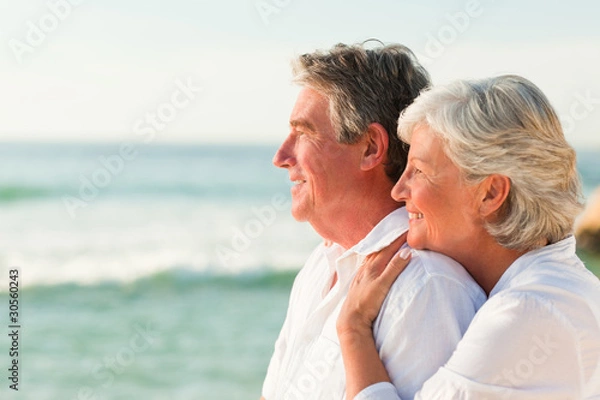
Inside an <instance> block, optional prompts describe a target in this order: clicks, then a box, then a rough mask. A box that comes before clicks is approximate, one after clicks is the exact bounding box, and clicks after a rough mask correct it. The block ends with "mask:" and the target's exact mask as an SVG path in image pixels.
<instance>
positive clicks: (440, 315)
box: [263, 208, 486, 400]
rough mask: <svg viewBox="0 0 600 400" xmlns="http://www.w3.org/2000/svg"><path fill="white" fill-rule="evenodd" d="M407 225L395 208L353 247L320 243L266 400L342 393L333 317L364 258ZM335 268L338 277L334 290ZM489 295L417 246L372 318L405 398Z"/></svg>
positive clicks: (298, 284)
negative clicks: (374, 317)
mask: <svg viewBox="0 0 600 400" xmlns="http://www.w3.org/2000/svg"><path fill="white" fill-rule="evenodd" d="M407 229H408V215H407V213H406V211H405V210H404V209H403V208H402V209H398V210H395V211H394V212H392V213H391V214H389V215H388V216H387V217H386V218H384V219H383V220H381V222H380V223H379V224H378V225H377V226H376V227H375V228H373V230H372V231H371V232H370V233H369V234H368V235H367V236H366V237H365V238H364V239H363V240H362V241H360V242H359V243H358V244H356V245H355V246H354V247H352V248H351V249H349V250H344V249H343V248H342V247H341V246H339V245H336V244H334V245H332V246H331V247H325V246H324V245H320V246H318V247H317V249H316V250H315V251H314V252H313V253H312V255H311V256H310V257H309V259H308V260H307V262H306V264H305V266H304V267H303V268H302V270H301V271H300V272H299V274H298V276H297V277H296V280H295V282H294V286H293V288H292V293H291V296H290V303H289V307H288V313H287V317H286V319H285V322H284V325H283V328H282V329H281V333H280V335H279V338H278V339H277V342H276V344H275V352H274V354H273V356H272V359H271V363H270V365H269V369H268V372H267V376H266V379H265V382H264V386H263V396H264V397H265V398H266V399H267V400H279V399H286V400H287V399H294V400H297V399H328V400H331V399H343V398H345V374H344V367H343V362H342V357H341V352H340V345H339V341H338V337H337V333H336V328H335V324H336V320H337V316H338V314H339V311H340V307H341V306H342V303H343V302H344V300H345V298H346V294H347V292H348V287H349V285H350V283H351V281H352V279H353V277H354V275H355V273H356V271H357V270H358V268H359V266H360V265H361V264H362V262H363V260H364V258H365V257H366V256H367V255H369V254H371V253H373V252H376V251H379V250H381V249H383V248H384V247H386V246H387V245H389V244H390V243H391V242H393V241H394V240H395V239H396V238H398V237H399V236H400V235H402V234H403V233H404V232H406V231H407ZM334 272H337V275H338V280H337V282H336V284H335V285H334V287H333V288H331V290H329V288H330V287H331V283H332V279H333V275H334ZM485 299H486V296H485V293H484V292H483V291H482V290H481V289H480V288H479V286H477V284H476V283H475V282H474V281H473V279H472V278H471V276H470V275H469V274H468V273H467V272H466V271H465V270H464V269H463V268H462V267H461V266H460V265H459V264H457V263H456V262H454V261H453V260H451V259H450V258H448V257H445V256H443V255H440V254H437V253H432V252H427V251H414V250H413V256H412V259H411V262H410V264H409V265H408V267H407V268H406V270H405V271H404V272H403V273H402V274H401V275H400V277H399V278H398V279H397V280H396V282H395V283H394V285H393V286H392V288H391V290H390V293H389V294H388V296H387V298H386V300H385V301H384V303H383V305H382V308H381V312H380V313H379V316H378V318H377V319H376V320H375V322H374V325H373V326H374V335H375V341H376V345H377V349H378V351H379V355H380V357H381V358H382V360H383V361H384V364H385V367H386V369H387V371H388V373H389V375H390V377H391V379H392V380H393V382H394V384H395V385H396V386H397V387H400V388H401V392H400V393H401V394H402V396H403V397H404V398H406V399H410V398H412V397H413V396H414V393H415V392H416V391H417V390H418V388H420V387H421V385H422V384H423V382H424V381H425V380H426V379H427V378H429V377H430V376H432V375H433V374H434V373H435V372H436V371H437V369H438V368H439V367H440V366H442V365H443V364H444V363H445V362H446V361H447V360H448V359H449V358H450V355H451V354H452V351H453V350H454V348H455V347H456V344H457V343H458V341H459V340H460V338H461V337H462V335H463V334H464V332H465V330H466V329H467V327H468V325H469V323H470V322H471V319H472V318H473V316H474V315H475V313H476V311H477V309H478V308H479V307H480V306H481V304H483V302H484V301H485Z"/></svg>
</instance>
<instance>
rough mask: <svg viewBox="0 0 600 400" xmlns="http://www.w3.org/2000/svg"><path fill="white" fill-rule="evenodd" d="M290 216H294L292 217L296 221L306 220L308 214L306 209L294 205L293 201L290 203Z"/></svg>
mask: <svg viewBox="0 0 600 400" xmlns="http://www.w3.org/2000/svg"><path fill="white" fill-rule="evenodd" d="M292 217H294V219H295V220H296V221H298V222H306V221H308V215H307V213H306V210H303V209H302V208H300V207H298V206H295V205H294V204H293V203H292Z"/></svg>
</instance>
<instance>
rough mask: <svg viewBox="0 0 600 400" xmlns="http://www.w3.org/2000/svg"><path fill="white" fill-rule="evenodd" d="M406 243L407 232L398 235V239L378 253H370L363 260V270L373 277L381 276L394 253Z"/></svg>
mask: <svg viewBox="0 0 600 400" xmlns="http://www.w3.org/2000/svg"><path fill="white" fill-rule="evenodd" d="M404 243H406V233H405V234H404V235H402V236H400V237H398V238H397V239H396V240H394V241H393V242H392V243H390V244H389V246H387V247H385V248H383V249H381V250H380V251H378V252H377V253H373V254H369V255H368V256H367V257H366V258H365V261H364V262H363V265H362V267H361V269H362V270H363V271H361V272H363V273H365V274H367V275H369V276H371V277H373V278H377V277H379V276H380V275H381V274H382V273H383V272H384V271H385V270H386V266H387V265H388V263H389V262H390V260H391V259H392V257H393V256H394V254H396V253H397V252H398V250H399V249H400V247H402V245H403V244H404Z"/></svg>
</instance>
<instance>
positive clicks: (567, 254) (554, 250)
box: [489, 236, 576, 298]
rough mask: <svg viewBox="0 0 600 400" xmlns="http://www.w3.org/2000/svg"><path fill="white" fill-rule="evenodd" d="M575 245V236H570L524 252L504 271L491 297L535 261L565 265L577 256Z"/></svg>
mask: <svg viewBox="0 0 600 400" xmlns="http://www.w3.org/2000/svg"><path fill="white" fill-rule="evenodd" d="M575 247H576V246H575V238H574V237H573V236H569V237H567V238H565V239H563V240H561V241H558V242H556V243H553V244H550V245H547V246H544V247H541V248H539V249H535V250H532V251H530V252H527V253H525V254H523V255H522V256H521V257H519V258H517V259H516V260H515V262H513V263H512V264H511V266H510V267H508V269H507V270H506V271H504V274H502V276H501V277H500V280H499V281H498V282H497V283H496V286H494V288H493V289H492V291H491V292H490V295H489V298H491V297H492V296H493V295H495V294H497V293H498V292H500V291H502V290H504V289H507V288H508V287H510V283H511V282H512V281H513V279H514V278H515V277H516V276H517V275H519V274H521V273H522V272H524V271H525V270H526V269H527V268H528V267H529V266H531V265H532V264H533V263H534V262H535V263H536V264H537V263H540V262H545V261H551V262H555V263H556V262H560V263H562V264H565V265H567V264H569V261H568V260H569V259H570V258H571V257H573V256H575ZM534 260H535V261H534Z"/></svg>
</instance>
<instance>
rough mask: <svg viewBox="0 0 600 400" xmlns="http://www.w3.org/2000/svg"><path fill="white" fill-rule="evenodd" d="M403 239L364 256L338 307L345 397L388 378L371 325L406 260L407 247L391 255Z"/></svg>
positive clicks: (388, 379) (338, 330) (408, 256)
mask: <svg viewBox="0 0 600 400" xmlns="http://www.w3.org/2000/svg"><path fill="white" fill-rule="evenodd" d="M404 241H405V236H402V237H400V238H399V239H397V240H396V241H395V242H394V243H392V244H391V245H390V246H388V247H387V248H385V249H383V250H382V251H380V252H378V253H376V254H374V255H372V256H369V257H367V259H366V260H365V263H364V264H363V266H362V267H361V268H360V269H359V271H358V272H357V274H356V276H355V277H354V280H353V281H352V284H351V285H350V289H349V292H348V296H347V298H346V301H345V302H344V305H343V306H342V309H341V311H340V315H339V317H338V320H337V326H336V328H337V332H338V337H339V340H340V346H341V350H342V357H343V360H344V368H345V371H346V398H347V399H353V398H354V397H355V396H356V395H357V394H358V393H360V392H361V391H362V390H363V389H365V388H367V387H368V386H371V385H373V384H375V383H378V382H390V378H389V376H388V373H387V371H386V370H385V367H384V365H383V362H382V361H381V359H380V358H379V354H378V352H377V348H376V346H375V339H374V338H373V330H372V326H373V321H374V320H375V319H376V318H377V315H378V314H379V310H380V308H381V305H382V304H383V301H384V300H385V297H386V295H387V294H388V292H389V290H390V287H391V286H392V284H393V283H394V281H395V280H396V278H397V277H398V275H399V274H400V273H401V272H402V271H403V270H404V268H405V267H406V266H407V265H408V262H409V260H410V249H408V248H405V249H402V251H400V252H399V253H397V254H396V255H395V256H394V253H396V252H397V251H398V248H399V247H400V246H401V245H402V244H403V243H404ZM390 259H391V260H390ZM388 261H389V263H388Z"/></svg>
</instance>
